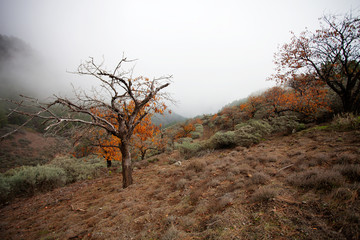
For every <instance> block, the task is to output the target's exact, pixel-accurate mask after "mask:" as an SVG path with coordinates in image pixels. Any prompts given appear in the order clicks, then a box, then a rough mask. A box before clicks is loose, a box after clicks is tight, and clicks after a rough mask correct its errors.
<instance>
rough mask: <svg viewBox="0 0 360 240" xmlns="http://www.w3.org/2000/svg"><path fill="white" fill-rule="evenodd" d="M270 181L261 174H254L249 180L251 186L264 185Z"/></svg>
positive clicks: (264, 174)
mask: <svg viewBox="0 0 360 240" xmlns="http://www.w3.org/2000/svg"><path fill="white" fill-rule="evenodd" d="M269 181H270V176H269V175H267V174H266V173H263V172H256V173H254V174H253V175H252V177H251V178H250V183H251V184H261V185H264V184H266V183H268V182H269Z"/></svg>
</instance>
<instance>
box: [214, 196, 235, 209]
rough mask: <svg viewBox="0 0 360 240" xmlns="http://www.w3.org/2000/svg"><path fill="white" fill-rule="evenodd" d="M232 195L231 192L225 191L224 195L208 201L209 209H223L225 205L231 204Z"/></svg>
mask: <svg viewBox="0 0 360 240" xmlns="http://www.w3.org/2000/svg"><path fill="white" fill-rule="evenodd" d="M233 201H234V196H233V194H232V193H226V194H225V195H224V196H222V197H219V198H217V199H216V200H215V201H213V202H212V203H210V205H209V211H211V212H218V211H222V210H224V209H225V207H227V206H229V205H231V204H232V202H233Z"/></svg>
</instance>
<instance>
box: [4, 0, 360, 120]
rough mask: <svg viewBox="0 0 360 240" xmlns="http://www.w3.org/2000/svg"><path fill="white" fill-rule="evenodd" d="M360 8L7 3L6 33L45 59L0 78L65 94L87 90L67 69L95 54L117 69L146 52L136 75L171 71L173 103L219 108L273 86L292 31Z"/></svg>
mask: <svg viewBox="0 0 360 240" xmlns="http://www.w3.org/2000/svg"><path fill="white" fill-rule="evenodd" d="M359 8H360V3H358V1H355V0H344V1H339V0H338V1H335V0H327V1H325V0H317V1H310V0H303V1H299V0H294V1H285V0H277V1H265V0H261V1H251V2H250V1H235V0H224V1H221V2H220V1H205V0H201V1H189V0H184V1H165V0H154V1H145V0H142V1H136V0H135V1H128V0H120V1H98V0H89V1H85V0H78V1H70V0H63V1H54V0H48V1H45V0H44V1H41V0H0V34H1V35H6V36H14V37H16V38H19V39H21V40H23V41H24V42H26V43H27V44H28V45H29V46H30V47H31V48H32V49H33V50H34V51H35V52H36V55H39V56H40V57H39V58H40V60H39V62H35V63H31V64H29V65H26V67H28V68H34V69H36V70H33V69H28V70H29V72H33V73H31V74H33V75H32V76H29V74H28V72H26V76H24V74H25V73H19V72H16V71H17V70H18V69H11V68H8V69H7V70H6V71H5V70H2V72H1V74H0V77H1V79H0V81H1V84H2V85H3V86H4V84H5V83H6V78H7V77H8V76H6V77H4V76H5V75H9V74H10V72H11V74H12V73H14V76H13V78H18V79H20V80H19V81H20V83H21V85H22V86H23V87H24V88H26V87H29V88H31V87H32V88H33V91H39V92H41V93H44V95H48V96H51V95H52V94H64V93H66V92H68V91H69V90H71V84H74V85H75V86H80V87H85V86H86V88H87V87H88V85H89V84H88V82H87V81H88V80H86V79H84V78H82V77H80V76H77V75H73V74H70V73H68V71H74V70H76V69H77V67H78V65H79V64H80V63H81V62H82V61H84V60H87V59H88V57H90V56H91V57H94V58H95V59H96V60H98V61H101V60H102V58H103V57H104V59H105V66H106V67H107V68H109V69H111V68H112V67H114V65H115V64H116V63H117V61H119V60H120V59H121V57H122V55H123V54H125V56H126V57H128V58H129V59H138V60H137V61H136V63H135V65H136V66H135V70H134V74H135V75H144V76H147V77H150V78H153V77H160V76H163V75H173V82H172V84H171V85H170V87H169V88H168V89H167V91H168V92H170V93H171V94H172V96H173V98H174V99H175V100H176V101H177V102H178V104H177V105H176V106H170V107H171V108H172V109H173V111H175V112H176V113H178V114H180V115H183V116H185V117H193V116H196V115H201V114H208V113H215V112H217V111H218V110H219V109H220V108H221V107H223V106H224V105H226V104H228V103H230V102H232V101H234V100H237V99H241V98H245V97H247V96H248V95H250V94H251V93H253V92H256V91H259V90H263V89H266V88H268V87H271V86H274V85H275V83H274V82H269V81H266V79H267V78H268V77H270V76H271V74H272V73H274V67H275V66H274V64H273V55H274V53H275V52H277V48H278V46H280V45H282V44H283V43H286V42H289V40H290V36H291V35H290V31H293V32H295V33H300V32H301V31H303V30H305V28H306V27H307V28H308V29H309V30H315V29H317V28H319V21H318V19H319V18H320V17H322V16H323V15H324V14H343V13H346V12H349V11H350V10H352V11H353V13H354V14H355V13H356V14H358V13H359ZM30 61H31V60H30ZM1 67H2V68H1V69H4V66H1ZM26 67H25V68H26ZM128 67H131V65H129V66H128ZM15 73H16V74H15ZM11 74H10V75H11ZM28 76H29V77H28ZM91 83H93V82H92V81H91Z"/></svg>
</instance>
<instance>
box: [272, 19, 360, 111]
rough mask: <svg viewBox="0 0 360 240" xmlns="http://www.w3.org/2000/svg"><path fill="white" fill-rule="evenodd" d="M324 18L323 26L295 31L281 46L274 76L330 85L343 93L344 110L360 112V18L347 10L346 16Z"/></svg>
mask: <svg viewBox="0 0 360 240" xmlns="http://www.w3.org/2000/svg"><path fill="white" fill-rule="evenodd" d="M321 20H322V21H321V29H319V30H317V31H315V32H311V31H309V30H306V31H304V32H302V33H301V34H300V35H299V36H296V35H295V34H293V36H292V39H291V41H290V43H287V44H284V45H283V46H282V47H281V48H280V50H279V52H278V53H277V54H276V56H275V61H274V62H275V64H276V65H277V72H276V74H275V75H274V76H273V79H274V80H276V81H277V82H279V83H281V84H286V83H289V82H291V84H292V85H294V86H301V85H303V86H311V87H312V88H314V87H318V86H323V85H327V86H328V88H329V89H331V90H332V91H334V92H335V93H336V94H337V95H338V96H339V97H340V99H341V101H342V106H343V111H345V112H354V113H359V112H360V19H359V17H353V16H352V15H351V14H346V15H344V16H342V18H340V17H337V16H334V15H333V16H324V17H323V18H322V19H321ZM298 76H302V77H300V78H298ZM304 76H311V77H310V78H308V77H306V78H303V77H304ZM303 80H306V81H303ZM303 89H306V88H305V87H304V88H303ZM312 93H314V92H312ZM315 93H316V91H315ZM310 95H311V94H310ZM310 95H308V96H310ZM321 101H322V100H321Z"/></svg>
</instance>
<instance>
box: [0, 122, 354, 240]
mask: <svg viewBox="0 0 360 240" xmlns="http://www.w3.org/2000/svg"><path fill="white" fill-rule="evenodd" d="M179 159H181V157H180V156H179V155H178V153H173V154H172V155H161V156H160V157H159V161H158V162H155V163H151V164H149V165H147V164H145V163H144V164H142V165H143V166H144V167H142V168H140V169H136V170H135V171H134V180H135V184H133V185H132V186H130V187H129V188H128V189H125V190H123V189H121V186H122V183H121V180H120V179H121V177H120V175H118V174H112V175H109V176H108V177H105V178H100V179H95V180H87V181H82V182H77V183H74V184H72V185H70V186H67V187H64V188H59V189H55V190H54V191H52V192H49V193H45V194H39V195H36V196H34V197H32V198H28V199H18V200H16V201H15V202H13V203H11V204H10V205H7V206H4V207H2V208H1V209H0V218H1V225H0V238H1V239H271V238H275V239H358V238H359V237H360V225H359V223H360V215H359V213H360V201H359V197H358V196H359V193H360V184H359V182H360V168H359V164H360V133H359V131H351V132H334V131H320V130H316V129H313V130H309V131H303V132H299V133H296V134H293V135H290V136H285V137H283V136H277V137H276V136H274V137H273V138H272V139H270V140H267V141H264V142H261V143H260V144H257V145H255V146H252V147H250V148H242V147H238V148H235V149H228V150H222V151H214V152H208V153H207V154H204V155H203V156H201V157H199V158H192V159H189V160H186V161H182V164H181V166H176V165H174V164H173V165H170V164H169V161H171V162H173V161H174V160H179ZM146 165H147V166H146Z"/></svg>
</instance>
